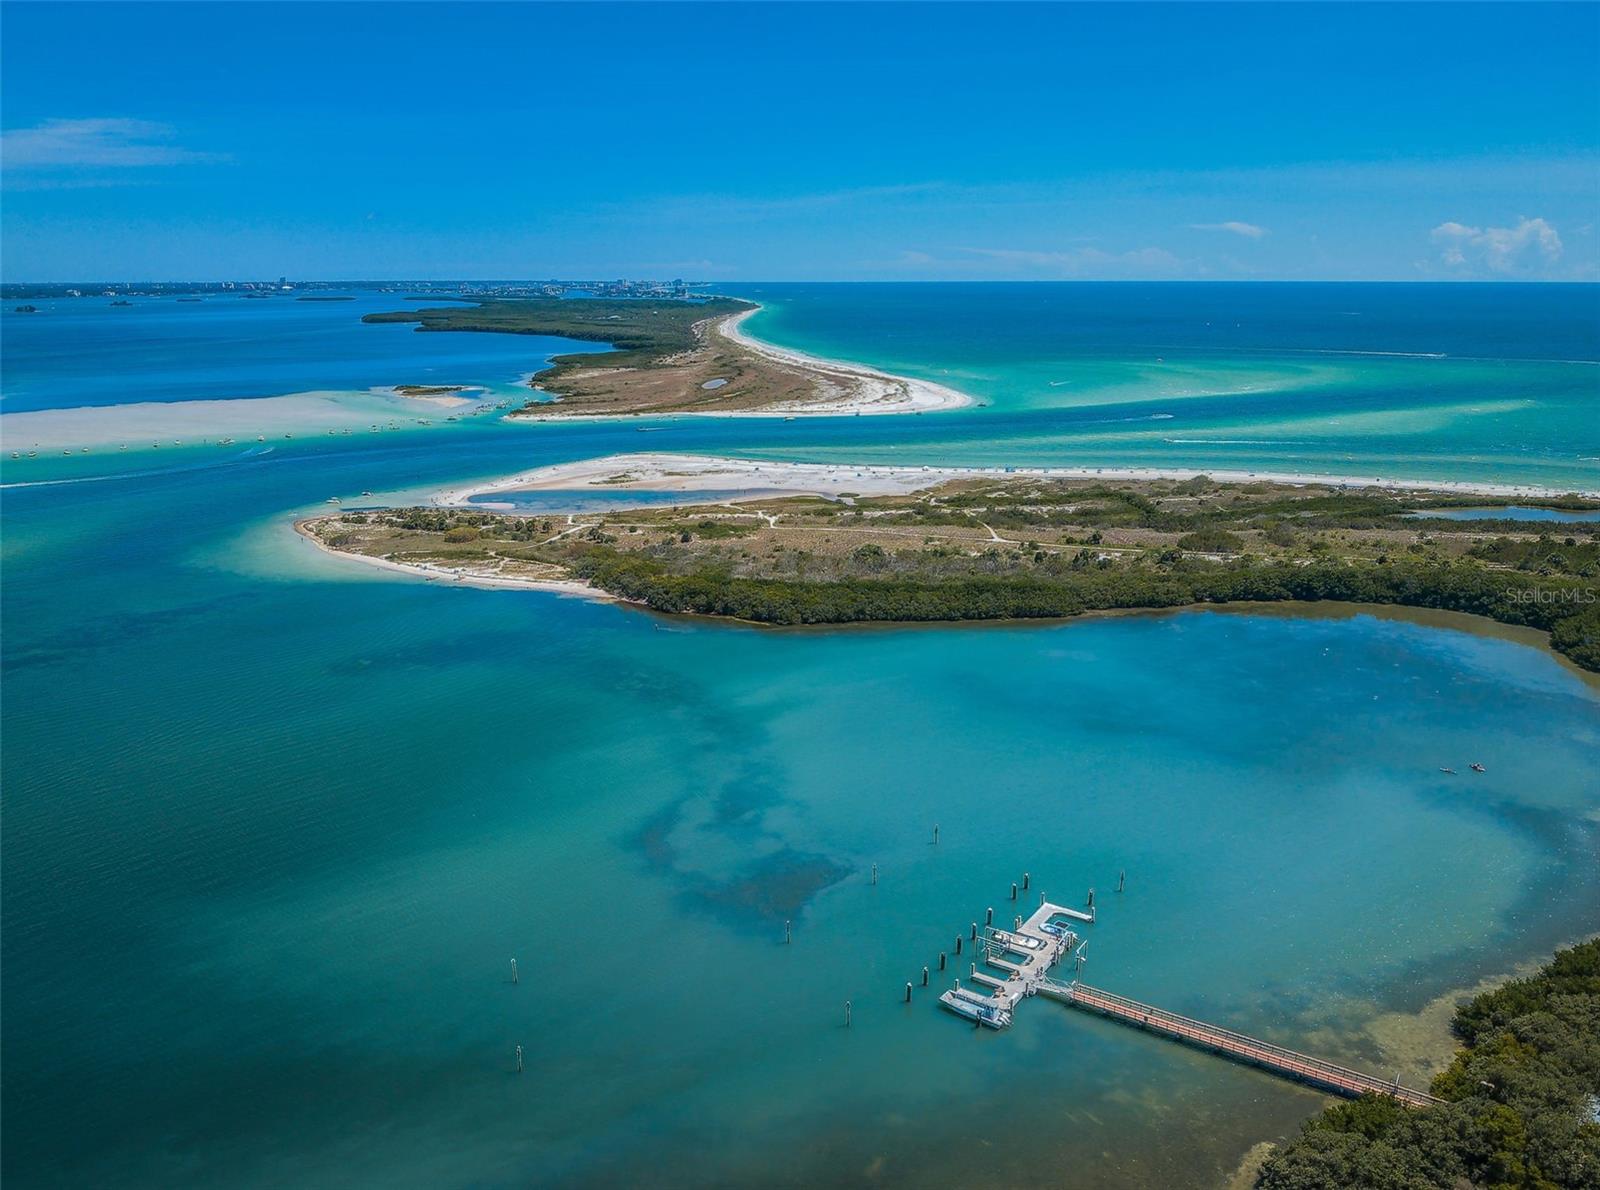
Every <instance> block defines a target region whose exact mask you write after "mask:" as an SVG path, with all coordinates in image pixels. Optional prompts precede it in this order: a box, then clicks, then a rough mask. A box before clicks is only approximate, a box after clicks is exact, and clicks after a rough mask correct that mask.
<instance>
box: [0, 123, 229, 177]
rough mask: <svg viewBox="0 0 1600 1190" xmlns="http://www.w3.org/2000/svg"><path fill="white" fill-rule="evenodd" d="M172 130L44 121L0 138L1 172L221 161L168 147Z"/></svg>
mask: <svg viewBox="0 0 1600 1190" xmlns="http://www.w3.org/2000/svg"><path fill="white" fill-rule="evenodd" d="M175 135H176V133H175V132H174V130H173V129H172V128H170V127H168V126H167V125H165V124H155V123H152V122H151V121H149V120H128V119H121V118H110V117H108V118H99V119H89V120H46V121H45V122H44V123H42V124H36V125H34V126H33V127H32V128H12V129H9V130H7V131H5V132H0V165H3V166H4V167H5V168H6V169H8V170H9V169H29V168H34V169H39V168H76V169H131V168H141V167H148V166H161V165H190V164H199V163H204V162H210V161H219V160H223V157H222V156H221V155H220V154H216V153H200V152H196V151H195V150H193V149H185V148H183V147H181V146H179V145H176V144H173V143H172V140H173V137H174V136H175Z"/></svg>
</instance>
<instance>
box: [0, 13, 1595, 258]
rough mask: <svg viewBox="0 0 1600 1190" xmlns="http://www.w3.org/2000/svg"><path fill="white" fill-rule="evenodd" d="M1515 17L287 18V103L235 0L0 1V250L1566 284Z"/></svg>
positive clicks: (1587, 72)
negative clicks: (596, 55)
mask: <svg viewBox="0 0 1600 1190" xmlns="http://www.w3.org/2000/svg"><path fill="white" fill-rule="evenodd" d="M1532 7H1533V8H1536V9H1538V13H1537V15H1538V20H1537V21H1533V22H1516V23H1512V24H1510V25H1508V24H1507V23H1506V22H1505V21H1504V20H1503V19H1502V18H1503V15H1504V13H1503V11H1502V10H1501V9H1499V8H1498V7H1497V6H1495V5H1464V6H1456V5H1449V4H1444V5H1432V6H1427V9H1426V11H1423V10H1417V9H1411V8H1386V9H1383V10H1381V11H1380V10H1372V9H1369V8H1365V7H1357V6H1351V7H1337V8H1327V7H1324V6H1316V7H1314V8H1312V9H1310V10H1308V11H1302V10H1301V8H1302V6H1281V7H1273V8H1253V9H1251V10H1250V11H1247V12H1246V11H1241V10H1239V9H1235V8H1232V7H1225V6H1224V7H1219V6H1211V5H1206V4H1195V5H1187V6H1182V7H1180V8H1177V9H1167V10H1163V11H1164V14H1165V15H1164V17H1163V19H1162V21H1160V22H1152V21H1150V20H1149V19H1148V13H1147V11H1146V10H1144V9H1142V8H1141V7H1140V6H1111V7H1098V6H1089V7H1076V6H1028V7H1027V8H1025V9H1012V8H990V9H966V8H962V7H961V6H953V5H933V6H929V7H924V8H921V9H918V10H915V11H913V9H912V8H911V7H910V6H906V5H900V6H887V7H883V8H879V7H871V8H857V9H850V8H843V7H835V6H821V7H808V8H807V9H806V10H805V15H804V20H801V19H800V18H799V14H798V13H797V12H796V10H791V9H787V8H786V7H784V6H777V7H769V6H761V5H756V6H707V7H704V8H702V7H701V6H642V7H631V6H630V7H626V8H623V7H613V6H601V7H600V8H599V9H587V8H585V7H583V6H559V7H556V6H542V5H534V4H530V5H519V6H514V7H501V6H466V7H463V8H460V9H457V10H455V19H453V20H452V21H451V22H449V23H447V24H444V25H440V26H436V27H435V28H432V29H430V34H429V37H428V39H427V45H420V44H418V39H416V38H415V37H414V36H412V35H411V34H409V33H408V32H407V31H406V30H405V29H403V28H395V27H390V26H386V25H383V24H381V23H379V24H374V23H372V22H370V21H367V20H364V19H363V18H362V14H361V13H360V12H359V11H355V10H351V9H346V8H342V7H330V8H319V7H316V6H307V7H306V8H305V9H304V10H297V15H296V21H295V24H296V26H298V27H299V28H298V30H297V32H296V34H295V37H294V38H293V49H294V53H295V55H296V58H295V60H296V62H297V66H298V68H299V72H300V74H301V75H302V76H303V77H305V78H308V79H314V80H316V85H315V86H306V87H296V88H293V89H289V90H286V89H285V88H283V87H281V86H275V85H274V86H261V87H254V86H252V87H241V86H239V85H238V83H239V80H241V79H267V78H275V77H281V76H280V75H279V68H280V66H281V64H282V61H283V60H284V59H283V54H284V53H285V52H287V49H288V48H289V42H287V41H286V40H285V38H287V37H288V36H289V34H288V32H287V31H286V30H285V29H284V28H283V27H282V22H281V21H277V20H275V19H273V18H272V17H271V15H270V13H268V12H266V11H264V10H263V9H262V8H260V7H257V6H229V5H220V4H209V3H196V4H190V5H185V6H182V8H181V9H178V8H171V9H169V8H154V7H148V6H145V5H141V4H136V3H135V4H127V5H120V6H108V7H103V8H97V9H96V10H95V14H96V15H95V19H94V20H93V21H89V22H86V21H83V20H81V19H80V17H79V14H78V13H75V12H74V11H73V10H72V8H71V6H63V5H14V4H8V5H7V10H6V23H7V36H6V38H5V40H4V43H3V44H0V101H3V110H4V112H5V126H4V128H3V129H0V186H3V188H4V191H5V205H6V220H5V224H4V227H3V229H0V267H3V271H4V274H5V276H6V278H7V279H10V280H51V279H86V278H97V279H114V278H141V279H164V278H177V277H218V278H224V277H233V276H250V275H271V276H276V275H279V274H281V273H291V274H295V275H298V276H321V277H351V278H355V277H384V276H405V277H413V278H427V277H480V278H494V277H535V276H597V275H598V276H615V275H667V276H673V275H682V276H692V277H695V278H704V279H728V280H739V279H779V278H783V279H795V280H806V279H817V280H823V279H839V280H853V279H872V278H883V279H908V280H910V279H919V280H920V279H1051V278H1073V279H1101V278H1103V279H1252V278H1260V279H1267V278H1284V279H1324V278H1325V279H1398V280H1413V279H1437V280H1444V279H1482V280H1508V279H1520V280H1595V279H1600V241H1597V238H1596V232H1595V218H1594V216H1595V212H1596V211H1597V210H1600V50H1597V49H1596V42H1595V39H1594V37H1593V36H1592V34H1593V28H1592V25H1593V13H1592V9H1589V10H1588V11H1585V6H1566V5H1554V6H1549V7H1542V6H1538V5H1534V6H1532ZM1520 11H1522V12H1524V13H1527V12H1529V11H1531V9H1530V7H1529V6H1526V5H1524V6H1521V9H1520ZM1445 17H1448V19H1444V18H1445ZM1536 30H1537V31H1536ZM597 39H598V40H597ZM562 44H571V45H593V44H603V45H604V46H605V49H606V67H607V68H606V70H605V71H603V72H600V73H599V74H585V75H583V76H582V77H581V78H574V77H570V76H569V75H568V74H566V73H563V70H562V68H560V66H559V65H558V64H557V65H552V66H550V67H549V68H548V70H547V73H546V74H545V75H529V74H528V73H527V71H526V56H527V54H528V53H529V51H530V48H537V47H541V46H543V47H549V46H552V45H562ZM1195 45H1201V46H1206V45H1210V46H1215V47H1217V48H1218V50H1219V52H1221V51H1222V50H1223V48H1224V47H1225V48H1226V50H1227V52H1228V53H1229V54H1230V60H1231V61H1233V62H1234V68H1233V69H1231V70H1230V71H1228V72H1218V71H1215V70H1213V69H1211V68H1210V66H1208V65H1206V64H1205V62H1204V61H1203V59H1205V55H1198V56H1197V55H1196V54H1195V53H1194V46H1195ZM891 51H892V52H891ZM458 52H459V53H460V54H461V55H471V56H473V58H474V60H475V61H477V60H481V62H480V66H481V68H480V69H478V70H476V71H475V73H474V78H473V82H472V85H471V86H462V87H457V86H454V85H451V84H449V83H448V82H440V83H439V84H438V85H431V84H430V85H427V86H420V85H416V84H417V80H423V79H428V78H432V77H433V75H432V74H431V73H430V72H431V71H433V70H434V68H435V67H436V64H437V62H438V61H441V60H451V57H452V55H453V54H456V53H458ZM463 60H464V59H463ZM552 61H556V60H552ZM953 71H958V72H960V73H961V74H962V75H963V77H968V78H972V79H982V80H983V85H982V86H981V87H978V86H975V87H968V88H958V89H952V88H949V87H948V86H946V85H945V82H944V81H943V80H945V79H947V78H948V77H949V76H950V75H951V72H953ZM846 79H848V80H849V86H847V87H846V86H840V85H838V84H839V83H840V81H841V80H846ZM384 80H408V82H407V84H406V85H404V86H399V87H396V86H391V85H388V84H387V83H386V82H385V81H384ZM1512 81H1514V83H1515V85H1514V86H1513V85H1512Z"/></svg>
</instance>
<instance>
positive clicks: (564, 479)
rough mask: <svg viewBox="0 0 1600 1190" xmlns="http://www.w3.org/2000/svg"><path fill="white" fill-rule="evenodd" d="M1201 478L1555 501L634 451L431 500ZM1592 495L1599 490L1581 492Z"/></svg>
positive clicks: (1079, 470) (1332, 479)
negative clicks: (991, 480)
mask: <svg viewBox="0 0 1600 1190" xmlns="http://www.w3.org/2000/svg"><path fill="white" fill-rule="evenodd" d="M1200 474H1205V475H1209V476H1211V477H1212V478H1213V479H1216V480H1219V481H1223V482H1229V483H1249V482H1251V481H1255V480H1265V481H1270V482H1273V483H1317V484H1344V485H1345V486H1347V487H1378V488H1385V489H1389V490H1396V491H1407V490H1411V491H1430V492H1455V493H1462V494H1472V495H1484V496H1535V497H1538V496H1545V497H1548V496H1557V495H1562V494H1564V493H1562V492H1559V491H1557V490H1556V489H1553V488H1538V487H1513V486H1510V485H1506V484H1472V483H1452V482H1448V481H1444V480H1431V481H1424V480H1404V479H1391V478H1388V477H1379V476H1341V475H1299V474H1287V473H1279V472H1268V471H1252V472H1243V471H1216V470H1208V471H1204V472H1201V471H1199V470H1157V469H1148V468H1112V467H1014V468H1001V467H886V466H855V467H853V466H849V465H845V464H833V463H782V462H769V461H764V460H756V459H733V458H718V457H715V456H711V455H674V454H664V453H641V454H624V455H608V456H605V457H603V458H597V459H585V460H582V461H579V462H574V463H560V464H557V465H555V466H551V467H539V468H536V469H534V470H532V471H525V472H522V473H521V474H519V475H512V476H508V477H506V478H504V479H499V480H494V481H490V482H487V483H478V484H473V485H470V486H463V487H459V488H451V489H447V490H445V491H442V492H439V493H437V494H436V495H435V496H434V497H433V500H432V503H434V504H439V505H456V504H466V503H468V502H469V501H470V500H472V499H473V498H474V497H477V496H485V495H491V494H493V493H496V492H509V491H540V490H550V489H562V488H595V487H603V488H611V489H615V490H622V491H626V490H629V489H643V490H648V491H682V492H695V491H722V492H727V491H739V492H744V493H746V494H747V496H749V497H755V496H763V495H770V494H773V493H779V492H781V493H813V494H817V495H827V496H832V495H838V494H840V493H850V494H856V495H863V496H871V495H894V494H903V493H906V492H914V491H917V490H918V489H920V488H925V487H930V486H932V485H933V484H937V483H943V482H945V481H946V480H951V479H967V478H972V477H973V476H996V477H1000V476H1012V477H1018V476H1038V477H1041V478H1057V479H1107V480H1117V479H1127V480H1150V479H1174V480H1184V479H1192V478H1193V477H1194V476H1196V475H1200ZM1582 494H1583V495H1587V496H1597V495H1600V493H1596V492H1584V493H1582Z"/></svg>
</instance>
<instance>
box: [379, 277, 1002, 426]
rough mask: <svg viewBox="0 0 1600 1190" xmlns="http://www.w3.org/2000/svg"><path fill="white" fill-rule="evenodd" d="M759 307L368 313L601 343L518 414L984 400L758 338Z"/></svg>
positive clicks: (495, 306) (829, 408) (877, 406)
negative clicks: (751, 324) (753, 322)
mask: <svg viewBox="0 0 1600 1190" xmlns="http://www.w3.org/2000/svg"><path fill="white" fill-rule="evenodd" d="M760 308H761V307H760V306H759V305H757V304H755V303H753V302H747V301H743V300H740V299H737V298H727V297H712V298H707V299H705V300H703V301H695V302H686V301H682V300H677V299H673V300H660V299H640V298H635V299H629V300H627V301H606V300H602V299H595V300H585V301H570V300H565V299H552V298H500V299H491V300H486V301H483V302H479V303H475V304H464V305H457V306H451V307H439V308H432V309H419V310H397V311H394V312H392V313H388V314H369V315H367V316H366V319H365V321H368V322H408V323H416V324H417V328H418V329H419V330H422V331H430V332H451V331H457V332H478V333H482V332H489V333H498V334H523V335H559V336H561V337H564V338H568V339H579V340H587V341H592V342H596V343H600V344H603V345H604V347H603V348H602V349H600V350H597V351H590V352H581V353H577V354H568V355H558V356H555V357H554V358H553V359H552V360H551V361H550V363H551V366H550V367H549V368H547V369H545V370H544V371H541V372H539V373H537V374H535V375H534V376H533V377H532V378H531V379H530V380H529V385H530V386H531V387H532V388H533V389H534V390H535V392H536V393H538V394H539V395H538V396H537V397H535V398H534V399H532V400H530V401H529V402H528V404H527V405H526V406H525V407H524V408H522V409H520V410H518V411H517V412H515V413H514V414H512V415H511V419H510V420H513V421H556V420H567V419H571V418H601V417H609V418H614V417H637V416H641V415H646V414H648V415H660V414H684V415H696V416H738V417H788V418H798V417H844V416H871V415H878V414H896V413H910V414H918V413H935V412H939V411H942V410H947V409H958V408H961V407H963V406H967V405H974V404H976V403H977V402H976V401H974V400H973V399H972V398H971V397H969V396H967V395H966V394H965V393H960V392H957V391H956V390H954V389H952V388H947V387H945V386H944V385H940V384H935V383H933V382H931V381H927V380H918V379H914V378H911V377H906V376H895V375H891V374H890V373H888V372H882V371H879V370H877V369H875V368H869V367H866V366H864V365H862V364H853V363H846V362H843V361H840V360H829V359H820V358H818V357H816V356H811V355H806V354H804V353H801V352H797V351H789V350H786V349H783V348H779V347H774V346H772V345H771V344H768V343H763V342H761V341H760V340H758V339H755V338H753V337H752V336H751V335H750V334H749V333H748V331H747V329H746V327H745V323H746V322H747V321H748V320H749V318H750V317H751V316H752V315H754V314H755V313H757V312H758V311H759V310H760Z"/></svg>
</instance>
